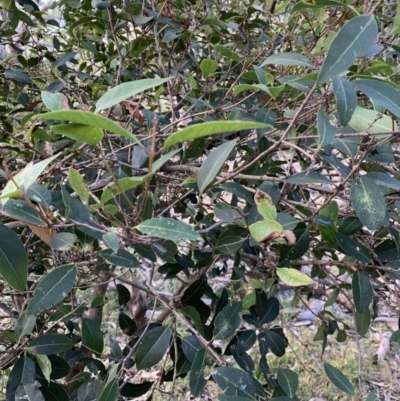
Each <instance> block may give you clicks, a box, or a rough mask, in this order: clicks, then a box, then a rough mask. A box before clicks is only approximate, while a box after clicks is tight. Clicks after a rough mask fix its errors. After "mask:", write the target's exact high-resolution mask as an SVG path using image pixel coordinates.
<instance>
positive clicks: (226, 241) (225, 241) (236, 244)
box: [215, 227, 248, 255]
mask: <svg viewBox="0 0 400 401" xmlns="http://www.w3.org/2000/svg"><path fill="white" fill-rule="evenodd" d="M247 236H248V231H247V230H246V229H245V228H242V227H229V228H227V229H226V230H224V232H223V233H222V234H221V235H220V236H219V237H218V240H217V244H216V247H215V250H216V251H218V252H219V253H222V254H225V255H231V254H233V253H235V252H236V251H238V250H239V249H241V248H242V246H243V243H244V241H246V238H247Z"/></svg>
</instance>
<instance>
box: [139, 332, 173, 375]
mask: <svg viewBox="0 0 400 401" xmlns="http://www.w3.org/2000/svg"><path fill="white" fill-rule="evenodd" d="M170 338H171V330H170V329H169V328H168V327H164V326H160V327H156V328H155V329H153V330H150V331H149V332H148V333H146V334H145V335H144V337H143V339H142V340H141V341H140V344H139V346H138V348H137V351H136V365H137V368H138V369H139V370H141V369H148V368H151V367H152V366H154V365H156V364H157V363H158V362H160V361H161V359H162V358H163V356H164V355H165V353H166V352H167V350H168V347H169V343H170Z"/></svg>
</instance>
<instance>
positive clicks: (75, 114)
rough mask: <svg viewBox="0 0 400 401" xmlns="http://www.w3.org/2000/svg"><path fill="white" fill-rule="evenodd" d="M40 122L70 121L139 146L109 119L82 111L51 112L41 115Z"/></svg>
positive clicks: (129, 135) (136, 139)
mask: <svg viewBox="0 0 400 401" xmlns="http://www.w3.org/2000/svg"><path fill="white" fill-rule="evenodd" d="M38 118H40V119H41V120H62V121H70V122H71V123H76V124H81V125H88V126H89V127H96V128H98V129H103V130H106V131H110V132H114V134H118V135H121V136H123V137H125V138H128V139H131V140H132V141H133V142H137V143H139V144H140V141H139V139H138V138H136V136H135V135H132V134H131V133H130V132H128V131H126V130H125V129H124V128H122V127H121V126H120V125H118V124H117V123H115V122H114V121H111V120H110V119H108V118H106V117H103V116H99V115H97V114H94V113H91V112H89V111H83V110H64V111H51V112H50V113H45V114H41V115H39V116H38ZM55 157H56V156H55Z"/></svg>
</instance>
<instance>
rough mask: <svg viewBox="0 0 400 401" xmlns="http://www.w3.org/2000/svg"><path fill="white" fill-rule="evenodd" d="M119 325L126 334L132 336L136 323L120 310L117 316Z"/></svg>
mask: <svg viewBox="0 0 400 401" xmlns="http://www.w3.org/2000/svg"><path fill="white" fill-rule="evenodd" d="M118 322H119V327H121V330H122V331H123V332H124V334H126V335H127V336H132V335H133V333H135V331H136V330H137V326H136V323H135V321H134V320H133V319H131V318H130V317H129V316H128V315H126V314H125V313H123V312H121V313H120V314H119V317H118Z"/></svg>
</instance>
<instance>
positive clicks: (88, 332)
mask: <svg viewBox="0 0 400 401" xmlns="http://www.w3.org/2000/svg"><path fill="white" fill-rule="evenodd" d="M81 330H82V338H83V342H84V343H85V345H86V347H87V348H88V349H89V350H90V351H92V352H94V353H95V354H96V355H101V353H102V352H103V348H104V338H103V333H102V332H101V330H100V327H99V326H98V325H97V323H96V322H94V321H93V320H91V319H87V318H85V319H83V320H82V329H81Z"/></svg>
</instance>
